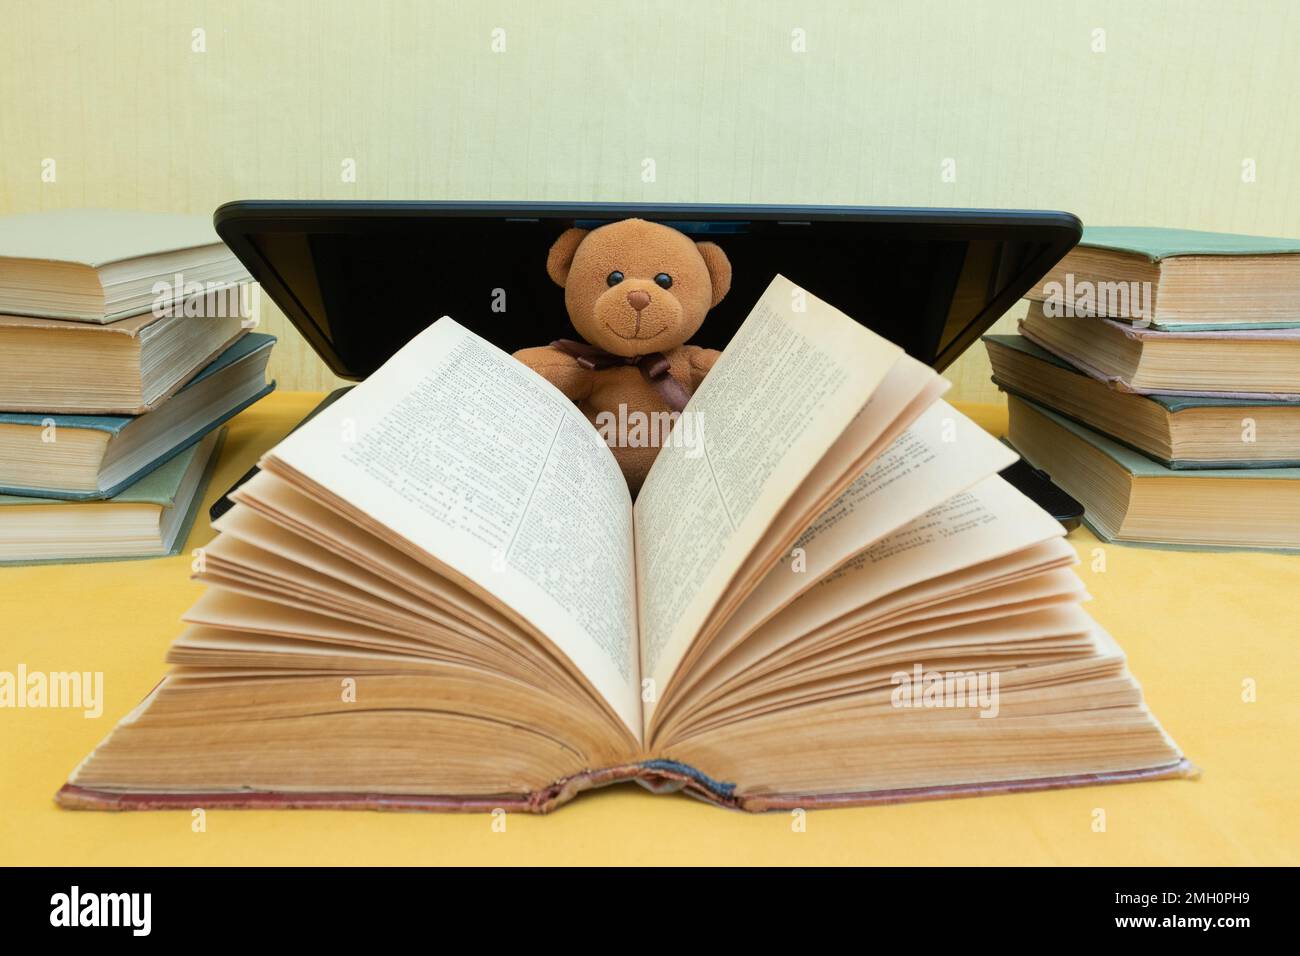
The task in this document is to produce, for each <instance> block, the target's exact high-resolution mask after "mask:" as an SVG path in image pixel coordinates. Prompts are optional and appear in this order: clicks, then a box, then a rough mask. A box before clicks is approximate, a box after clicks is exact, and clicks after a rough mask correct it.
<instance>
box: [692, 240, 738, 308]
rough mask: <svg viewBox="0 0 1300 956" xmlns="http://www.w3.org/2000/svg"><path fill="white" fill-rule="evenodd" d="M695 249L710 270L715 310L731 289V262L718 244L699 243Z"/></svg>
mask: <svg viewBox="0 0 1300 956" xmlns="http://www.w3.org/2000/svg"><path fill="white" fill-rule="evenodd" d="M695 248H696V249H698V250H700V255H701V256H703V257H704V265H705V267H707V268H708V270H709V282H710V283H711V284H712V285H713V301H712V302H710V303H709V308H710V309H711V308H713V307H714V306H715V305H717V304H718V303H719V302H721V301H722V297H723V296H724V295H726V294H727V291H728V290H729V289H730V288H731V260H730V259H728V258H727V254H726V253H725V252H723V251H722V247H721V246H719V245H718V244H717V243H716V242H697V243H696V244H695Z"/></svg>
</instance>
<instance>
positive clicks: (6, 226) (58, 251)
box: [0, 209, 249, 323]
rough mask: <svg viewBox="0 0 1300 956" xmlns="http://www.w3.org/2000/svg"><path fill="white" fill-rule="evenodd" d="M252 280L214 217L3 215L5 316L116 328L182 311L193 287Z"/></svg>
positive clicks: (99, 212) (0, 252) (60, 212)
mask: <svg viewBox="0 0 1300 956" xmlns="http://www.w3.org/2000/svg"><path fill="white" fill-rule="evenodd" d="M177 278H180V279H181V281H180V282H177V281H176V280H177ZM247 281H249V275H248V272H247V270H246V269H244V267H243V266H242V265H241V264H240V262H239V260H238V259H236V258H235V255H234V253H232V252H231V251H230V250H229V249H227V248H226V246H225V244H224V243H223V242H222V241H221V240H220V239H219V238H218V237H217V233H216V231H215V230H214V229H213V228H212V221H211V220H210V219H209V218H208V217H207V216H186V215H178V214H175V213H155V212H140V211H135V210H123V209H52V210H45V211H43V212H31V213H22V214H19V215H13V216H0V313H8V314H12V315H30V316H36V317H39V318H47V319H65V320H72V321H76V322H91V323H104V322H114V321H116V320H118V319H122V318H125V317H127V316H131V315H138V314H140V313H141V312H146V311H149V310H150V309H151V307H152V306H153V305H155V304H160V305H162V306H163V307H167V306H171V305H174V304H176V303H177V302H179V301H181V300H182V299H184V298H187V297H188V296H189V295H190V293H188V292H187V291H186V288H187V287H201V288H203V289H210V288H214V287H220V286H226V285H230V284H232V283H236V282H247ZM160 286H161V287H162V288H163V289H164V290H165V291H164V292H162V293H160Z"/></svg>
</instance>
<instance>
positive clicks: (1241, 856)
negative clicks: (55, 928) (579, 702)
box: [0, 393, 1300, 865]
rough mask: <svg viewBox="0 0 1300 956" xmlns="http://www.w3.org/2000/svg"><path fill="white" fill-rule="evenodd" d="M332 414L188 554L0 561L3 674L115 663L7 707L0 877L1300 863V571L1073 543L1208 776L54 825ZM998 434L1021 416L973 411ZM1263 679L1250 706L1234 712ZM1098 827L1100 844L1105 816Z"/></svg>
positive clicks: (243, 458)
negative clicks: (873, 799) (773, 799)
mask: <svg viewBox="0 0 1300 956" xmlns="http://www.w3.org/2000/svg"><path fill="white" fill-rule="evenodd" d="M318 400H319V396H318V395H314V394H306V393H281V394H276V395H272V396H271V397H270V398H268V399H265V400H263V401H262V402H260V403H259V404H257V405H255V406H254V407H253V408H251V409H249V410H248V411H245V412H244V413H243V414H241V415H240V416H238V417H237V418H236V419H234V420H233V421H232V422H231V424H230V426H229V433H228V437H227V441H226V446H225V450H224V452H223V455H222V459H221V463H220V466H219V467H218V469H217V471H216V475H215V478H214V480H213V482H212V484H211V485H210V486H209V488H208V492H207V499H206V501H205V502H204V511H203V513H202V514H201V515H200V518H199V520H198V521H197V522H196V523H195V527H194V529H193V531H192V532H191V534H190V539H189V542H188V545H187V548H186V553H185V554H182V555H178V556H176V557H171V558H161V559H155V560H148V561H124V562H111V563H103V564H83V565H59V566H43V567H24V568H3V569H0V670H3V671H9V672H11V673H12V672H14V671H16V669H17V667H18V665H19V664H20V663H23V664H26V665H27V668H28V670H29V672H30V671H36V670H40V671H47V672H48V671H72V670H76V671H102V672H103V674H104V685H105V691H104V696H105V701H106V702H105V706H104V714H103V716H102V717H100V718H99V719H97V720H96V719H87V718H85V717H84V716H83V715H82V714H81V712H80V711H69V710H51V709H46V710H33V709H6V710H0V863H3V864H19V863H22V864H63V865H114V864H116V865H139V864H182V865H183V864H218V865H221V864H269V863H280V864H388V863H393V864H432V863H457V864H526V863H551V864H582V863H588V864H619V863H635V864H690V863H714V864H814V863H816V864H902V865H909V864H945V863H946V864H1022V863H1023V864H1054V863H1068V864H1085V865H1090V864H1121V865H1123V864H1250V863H1255V864H1296V863H1300V793H1298V788H1300V763H1298V762H1297V759H1296V757H1297V753H1296V751H1297V743H1298V742H1300V693H1298V691H1300V663H1297V662H1298V661H1300V609H1298V608H1297V604H1298V601H1297V599H1298V598H1300V558H1295V557H1285V556H1281V555H1272V554H1208V553H1189V552H1174V551H1160V550H1150V549H1139V548H1131V547H1121V546H1107V547H1105V549H1104V558H1105V570H1104V572H1100V573H1099V572H1097V571H1094V570H1093V569H1092V564H1093V561H1094V557H1095V549H1097V548H1099V547H1100V545H1099V544H1098V542H1097V539H1096V538H1094V537H1093V535H1092V534H1090V533H1089V532H1088V531H1087V530H1086V529H1080V530H1079V531H1076V532H1074V533H1073V534H1072V535H1071V536H1070V540H1071V541H1072V542H1073V543H1074V545H1075V547H1076V548H1077V549H1078V551H1079V554H1080V557H1081V558H1082V559H1083V562H1082V564H1081V565H1080V566H1079V573H1080V574H1081V576H1082V577H1083V579H1084V581H1085V582H1086V584H1087V586H1088V588H1089V590H1090V591H1091V593H1092V594H1093V597H1094V600H1093V601H1092V602H1091V603H1090V605H1089V609H1090V611H1091V613H1092V614H1093V616H1094V617H1096V618H1097V620H1098V621H1100V622H1101V623H1102V624H1103V625H1104V626H1105V627H1107V628H1108V629H1109V630H1110V631H1111V633H1113V634H1114V635H1115V637H1116V638H1117V639H1118V641H1119V642H1120V644H1121V646H1123V647H1124V648H1125V650H1126V651H1127V652H1128V656H1129V665H1130V667H1131V669H1132V671H1133V673H1134V674H1135V675H1137V678H1138V680H1139V681H1140V682H1141V683H1142V686H1143V688H1144V689H1145V691H1146V696H1147V700H1148V703H1149V704H1150V706H1151V708H1152V710H1153V711H1154V712H1155V714H1156V715H1157V716H1158V717H1159V719H1160V720H1161V721H1162V723H1163V724H1164V726H1165V728H1166V729H1167V730H1168V731H1169V733H1170V734H1171V735H1172V736H1173V737H1174V739H1175V740H1176V741H1178V743H1179V744H1180V745H1181V746H1182V748H1183V750H1184V752H1185V753H1186V754H1187V755H1188V756H1189V757H1190V758H1191V759H1192V760H1193V761H1194V762H1195V763H1196V764H1197V765H1198V766H1199V767H1201V769H1202V771H1203V774H1202V776H1201V777H1200V779H1198V780H1177V781H1164V782H1155V783H1144V784H1127V785H1122V786H1109V787H1091V788H1085V789H1078V790H1064V791H1056V792H1049V793H1037V794H1024V795H1017V796H997V797H982V798H978V799H964V800H946V801H938V802H931V803H915V804H905V805H900V806H885V807H872V808H864V809H856V810H833V811H822V812H815V813H810V814H809V815H808V817H807V820H806V824H807V826H806V831H805V832H796V831H795V830H794V828H792V826H791V819H790V817H789V816H788V815H786V814H784V813H772V814H763V815H749V814H742V813H733V812H728V811H724V810H719V809H717V808H714V807H710V806H706V805H704V804H701V803H698V802H696V801H694V800H691V799H689V798H687V797H683V796H653V795H651V794H649V793H647V792H645V791H643V790H641V789H640V788H638V787H635V786H632V785H628V786H621V787H613V788H608V789H605V790H602V791H596V792H594V793H587V794H585V795H583V796H581V797H580V798H579V799H578V800H577V801H575V802H574V803H571V804H569V805H568V806H566V807H564V808H562V809H561V810H559V811H558V812H557V813H555V814H553V815H551V816H547V817H529V816H525V815H512V816H511V817H510V818H509V819H508V820H507V825H506V829H505V832H494V831H493V829H492V826H491V819H490V818H489V817H488V816H484V815H440V814H412V813H380V812H341V811H316V810H310V811H213V812H209V813H208V814H207V820H206V823H207V828H206V831H205V832H202V833H195V832H193V831H192V829H191V817H190V814H189V813H188V812H183V811H168V812H154V813H88V812H73V811H66V810H60V809H58V808H57V807H56V806H55V804H54V801H53V796H54V792H55V791H56V790H57V789H58V788H59V786H60V785H61V784H62V783H63V782H64V780H65V779H66V777H67V775H68V772H69V771H70V770H71V769H72V768H73V767H74V766H75V765H76V764H77V762H78V761H79V760H81V758H82V757H84V756H85V755H86V754H87V753H88V752H89V751H90V749H91V748H92V747H94V746H95V744H96V743H98V741H99V740H100V739H101V738H103V737H104V736H105V735H106V734H107V733H108V732H109V730H110V729H111V728H112V726H113V724H114V723H115V722H116V721H117V720H118V718H120V717H121V716H122V715H123V714H125V713H126V712H128V711H129V710H130V709H131V708H132V707H133V706H134V705H135V704H136V703H137V702H138V701H139V700H140V699H141V698H142V697H143V696H144V695H145V694H146V693H147V692H148V691H149V689H150V688H152V687H153V685H154V684H155V683H156V682H157V680H158V678H159V677H160V676H161V675H162V674H163V672H164V670H165V666H164V664H163V662H162V661H163V654H164V652H165V651H166V649H167V646H168V644H169V643H170V641H171V640H172V639H173V637H175V636H176V634H177V633H178V632H179V630H180V625H179V623H178V622H179V619H180V615H181V613H182V612H183V611H185V609H186V608H187V607H189V605H190V604H191V603H192V602H193V601H194V600H195V598H197V597H198V595H199V593H200V592H201V590H202V588H201V586H200V585H198V584H196V583H194V582H192V581H190V580H189V570H190V568H189V565H190V558H189V556H188V551H189V549H192V548H196V547H199V546H201V545H203V544H204V543H205V542H207V541H208V540H210V538H211V537H212V531H211V530H210V529H209V527H208V525H207V521H206V510H207V505H208V504H210V503H211V502H212V500H213V499H214V498H215V497H216V496H217V495H218V494H219V493H220V492H221V491H224V490H225V489H226V488H227V487H229V485H230V484H231V483H233V482H234V481H235V480H236V479H237V478H238V477H239V476H240V475H241V474H243V473H244V471H245V470H246V469H248V468H249V467H250V466H251V465H252V464H253V463H254V461H255V460H256V458H257V456H258V455H259V454H260V453H261V452H262V451H264V450H265V449H267V448H269V447H270V446H271V445H273V444H274V443H275V442H276V441H278V440H279V439H280V437H281V436H282V435H284V434H285V433H286V432H287V431H288V430H289V428H290V427H291V426H292V425H293V424H294V423H295V422H297V421H298V420H299V419H301V418H302V416H303V415H304V414H306V412H307V411H308V410H309V409H310V408H311V407H312V406H313V405H314V404H315V403H316V402H317V401H318ZM964 411H966V412H967V414H970V415H972V416H973V417H974V418H976V420H978V421H979V422H980V423H981V424H982V425H984V426H985V427H986V428H989V429H990V430H991V431H994V432H995V433H1000V431H1001V429H1002V428H1004V427H1005V423H1006V418H1005V411H1004V410H1003V409H1002V408H1000V407H996V406H969V407H966V408H965V409H964ZM1248 678H1249V679H1253V680H1254V681H1255V683H1256V687H1257V699H1256V701H1255V702H1254V703H1246V702H1244V701H1243V700H1242V685H1243V681H1244V680H1246V679H1248ZM1098 808H1100V809H1103V810H1104V811H1105V815H1106V830H1105V832H1094V830H1093V820H1094V810H1096V809H1098Z"/></svg>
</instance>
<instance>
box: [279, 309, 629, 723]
mask: <svg viewBox="0 0 1300 956" xmlns="http://www.w3.org/2000/svg"><path fill="white" fill-rule="evenodd" d="M267 457H268V458H271V459H274V460H276V461H278V462H283V463H284V464H285V465H287V466H288V467H289V468H291V469H293V470H294V471H297V472H299V473H300V474H302V475H303V476H305V477H306V478H308V479H310V480H311V481H313V482H315V483H316V484H318V485H320V486H321V487H323V488H324V489H326V490H327V491H328V492H330V493H332V494H334V495H336V496H337V497H338V498H340V499H342V500H343V501H345V502H347V503H348V504H350V505H351V506H353V507H355V508H356V509H358V510H360V511H361V512H363V513H364V514H366V515H368V516H369V517H370V518H372V519H373V520H374V521H376V522H378V523H379V524H381V525H383V526H384V527H386V528H388V529H390V530H391V531H392V532H393V533H394V534H396V535H398V536H400V537H401V538H403V539H405V540H406V541H408V542H409V543H410V544H412V545H414V546H415V547H416V548H418V549H419V550H421V551H423V552H424V553H426V554H428V555H430V556H431V557H432V558H434V559H435V561H437V562H439V563H441V564H443V565H445V566H447V567H449V568H452V569H454V570H455V571H456V572H458V573H459V574H461V575H463V576H464V577H465V578H467V579H468V580H469V581H471V582H472V583H473V584H474V585H477V586H478V587H480V588H481V589H482V590H483V591H484V592H486V593H488V594H490V595H492V596H493V597H495V598H496V599H497V600H498V601H500V602H501V604H503V605H504V606H505V607H507V608H509V609H510V610H512V611H514V612H516V613H517V614H518V615H520V616H521V617H523V618H524V619H525V620H526V621H528V622H529V623H530V624H531V625H532V626H533V627H535V628H536V629H537V631H538V632H540V633H541V634H542V635H544V636H545V637H546V638H548V639H549V640H550V641H551V642H552V643H553V644H554V646H555V647H556V648H557V649H558V650H559V651H560V652H561V653H562V654H563V655H564V656H565V657H567V658H568V659H569V660H570V661H571V662H572V663H573V665H574V666H575V667H576V668H577V670H578V671H579V672H580V675H581V676H583V677H585V678H586V679H587V680H588V681H589V682H590V684H591V685H592V687H594V689H595V690H596V692H598V693H599V694H600V696H601V697H603V698H604V700H605V701H606V702H607V703H608V704H609V705H610V707H611V709H612V710H613V712H614V713H616V714H617V715H618V716H619V717H620V718H621V719H622V721H623V722H624V723H625V724H627V726H628V728H629V729H630V730H631V731H632V732H633V734H634V736H636V737H637V738H638V739H639V738H640V735H641V704H640V696H639V693H638V686H639V675H638V660H637V653H636V644H637V640H636V626H637V622H636V577H635V570H634V564H633V545H632V501H631V496H630V495H629V493H628V490H627V483H626V481H625V480H624V478H623V475H622V472H621V471H620V470H619V467H618V464H617V463H616V462H615V460H614V456H613V455H612V454H611V453H610V450H609V448H608V447H606V446H605V444H604V443H603V441H602V440H601V438H600V435H599V434H598V433H597V432H596V430H595V429H593V428H592V427H591V423H590V422H589V421H587V419H586V417H585V416H584V415H583V414H582V413H581V412H580V411H579V410H578V409H577V407H576V406H575V405H574V404H573V403H572V402H571V401H569V400H568V399H567V398H565V397H564V395H563V394H562V393H561V392H560V391H559V390H558V389H556V388H555V387H554V386H552V385H551V384H550V383H549V382H547V381H546V380H544V379H543V378H542V377H541V376H539V375H537V374H536V373H535V372H533V371H532V370H531V369H529V368H527V367H526V366H524V365H523V364H522V363H520V362H517V361H516V360H515V359H513V358H511V357H510V356H509V355H508V354H506V353H505V352H503V351H501V350H500V349H498V348H496V347H495V346H493V345H490V344H489V343H488V342H486V341H484V340H483V339H481V338H479V337H478V336H477V335H475V334H473V333H472V332H470V331H469V330H468V329H465V328H464V327H462V326H460V325H458V324H456V322H454V321H453V320H452V319H450V318H447V317H443V318H441V319H439V320H438V321H437V322H435V323H434V324H433V325H431V326H430V327H429V328H427V329H425V330H424V331H423V332H421V333H420V334H419V335H418V336H416V337H415V338H414V339H412V340H411V342H409V343H408V344H407V345H406V346H404V347H403V348H402V349H401V350H400V351H399V352H398V353H397V354H396V355H394V356H393V358H391V359H390V360H389V361H388V362H386V363H385V364H384V366H383V367H382V368H380V369H379V371H377V372H375V373H374V374H373V375H371V376H370V377H369V378H368V379H366V381H365V382H363V383H362V384H361V385H358V386H357V387H356V388H355V389H353V390H352V391H351V392H349V393H348V394H347V395H346V396H344V397H343V398H342V399H340V400H339V401H337V402H335V403H334V404H333V405H331V406H330V407H329V408H328V409H326V410H325V411H324V412H322V413H321V414H320V415H318V416H317V417H316V418H314V419H312V420H311V421H310V422H308V423H307V424H306V425H304V426H303V427H302V428H300V429H299V430H298V431H296V432H294V433H293V434H292V435H290V436H288V437H287V438H286V439H285V440H284V441H283V442H281V443H280V444H279V445H277V446H276V447H275V448H274V449H272V450H271V451H270V452H269V453H268V456H267Z"/></svg>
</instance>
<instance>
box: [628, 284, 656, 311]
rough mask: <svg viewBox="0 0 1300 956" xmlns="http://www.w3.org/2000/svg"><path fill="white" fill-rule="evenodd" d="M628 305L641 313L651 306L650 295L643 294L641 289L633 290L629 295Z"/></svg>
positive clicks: (647, 293)
mask: <svg viewBox="0 0 1300 956" xmlns="http://www.w3.org/2000/svg"><path fill="white" fill-rule="evenodd" d="M627 304H628V305H630V306H632V308H634V309H636V310H637V311H638V312H640V311H641V310H642V309H644V308H645V307H646V306H647V305H649V304H650V293H649V292H643V291H641V290H640V289H633V290H632V291H631V292H629V293H628V294H627Z"/></svg>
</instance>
